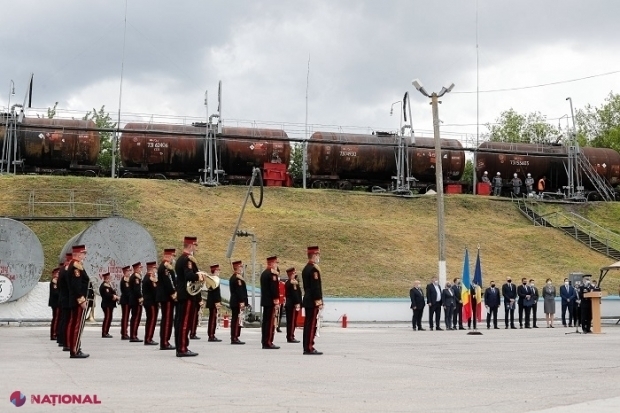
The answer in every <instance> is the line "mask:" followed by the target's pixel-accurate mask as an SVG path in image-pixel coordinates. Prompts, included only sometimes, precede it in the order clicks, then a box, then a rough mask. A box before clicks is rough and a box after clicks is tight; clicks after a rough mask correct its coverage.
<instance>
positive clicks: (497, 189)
mask: <svg viewBox="0 0 620 413" xmlns="http://www.w3.org/2000/svg"><path fill="white" fill-rule="evenodd" d="M501 194H502V174H501V173H499V172H498V173H497V174H495V177H494V178H493V195H494V196H500V195H501Z"/></svg>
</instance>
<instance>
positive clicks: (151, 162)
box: [121, 123, 291, 177]
mask: <svg viewBox="0 0 620 413" xmlns="http://www.w3.org/2000/svg"><path fill="white" fill-rule="evenodd" d="M157 132H159V133H157ZM161 132H164V133H161ZM165 132H173V133H174V134H169V135H167V134H165ZM190 133H191V134H190ZM205 133H206V129H205V127H194V126H184V125H169V124H150V123H129V124H127V125H125V127H124V128H123V134H122V136H121V158H122V162H123V165H124V166H125V167H141V168H144V169H145V170H146V169H148V171H149V172H161V173H166V172H170V173H186V174H198V173H199V170H200V169H202V168H204V165H205V152H204V150H205ZM269 138H271V139H275V138H277V139H288V136H287V135H286V132H284V131H283V130H279V129H259V128H239V127H224V128H222V134H221V135H218V137H217V145H218V151H217V152H218V157H219V162H220V169H223V170H224V171H225V173H226V174H227V175H228V176H229V177H230V176H249V175H251V174H252V167H254V166H256V167H262V166H263V164H264V163H266V162H282V163H285V164H288V163H289V161H290V158H291V145H290V143H289V142H280V141H271V140H267V139H269Z"/></svg>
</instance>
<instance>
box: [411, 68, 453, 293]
mask: <svg viewBox="0 0 620 413" xmlns="http://www.w3.org/2000/svg"><path fill="white" fill-rule="evenodd" d="M411 84H412V85H413V86H414V87H415V88H416V90H417V91H418V92H420V93H421V94H423V95H424V96H426V97H427V98H431V105H432V108H433V135H434V137H435V179H436V181H435V186H436V187H437V238H438V243H439V285H444V284H445V283H446V272H447V271H446V246H445V230H444V208H443V167H442V164H441V160H442V157H441V141H440V139H439V98H440V97H442V96H443V95H445V94H446V93H450V92H451V91H452V89H454V83H452V84H451V85H450V86H448V88H445V87H442V88H441V90H440V91H439V93H435V92H433V93H431V94H430V95H429V94H428V92H427V91H426V89H424V86H422V83H420V81H419V80H418V79H415V80H413V82H411Z"/></svg>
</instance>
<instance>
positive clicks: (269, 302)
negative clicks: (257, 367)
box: [260, 256, 280, 350]
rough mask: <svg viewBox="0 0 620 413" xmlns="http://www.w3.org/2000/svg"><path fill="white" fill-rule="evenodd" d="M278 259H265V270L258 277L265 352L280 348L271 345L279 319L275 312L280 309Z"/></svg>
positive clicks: (262, 337)
mask: <svg viewBox="0 0 620 413" xmlns="http://www.w3.org/2000/svg"><path fill="white" fill-rule="evenodd" d="M277 266H278V257H276V256H273V257H269V258H267V268H266V269H265V271H263V273H262V274H261V276H260V305H261V306H262V307H263V319H262V323H261V344H262V345H263V349H265V350H277V349H279V348H280V347H279V346H276V345H274V344H273V338H274V335H275V331H276V323H277V321H278V319H279V317H278V314H277V311H276V309H277V310H279V309H280V293H279V283H280V281H279V279H278V271H277V270H276V268H277Z"/></svg>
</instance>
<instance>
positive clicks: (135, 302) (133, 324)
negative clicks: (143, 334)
mask: <svg viewBox="0 0 620 413" xmlns="http://www.w3.org/2000/svg"><path fill="white" fill-rule="evenodd" d="M132 267H133V271H134V273H133V274H131V277H129V307H131V321H130V324H129V341H130V342H132V343H141V342H142V340H141V339H140V338H139V337H138V327H140V319H141V318H142V303H143V302H144V297H143V296H142V271H141V269H142V264H141V263H139V262H137V263H135V264H134V265H132Z"/></svg>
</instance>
